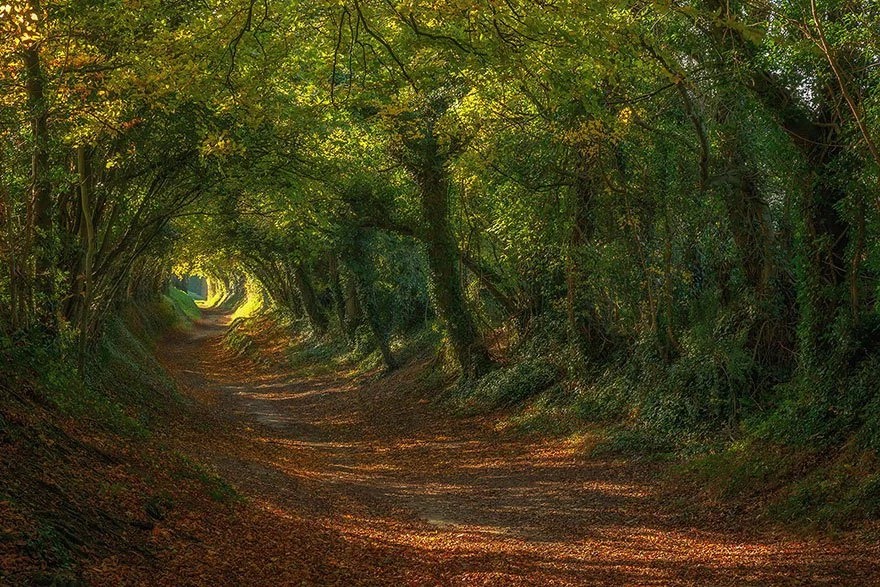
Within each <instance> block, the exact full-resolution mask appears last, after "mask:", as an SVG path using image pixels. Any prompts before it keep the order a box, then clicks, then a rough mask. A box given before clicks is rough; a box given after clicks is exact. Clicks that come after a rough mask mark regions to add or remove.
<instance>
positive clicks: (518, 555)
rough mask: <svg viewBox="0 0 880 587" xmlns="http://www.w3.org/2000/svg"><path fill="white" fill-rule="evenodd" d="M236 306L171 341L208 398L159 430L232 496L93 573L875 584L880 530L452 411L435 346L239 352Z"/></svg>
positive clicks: (158, 578) (232, 581)
mask: <svg viewBox="0 0 880 587" xmlns="http://www.w3.org/2000/svg"><path fill="white" fill-rule="evenodd" d="M227 321H228V316H226V315H223V314H220V313H212V312H210V311H209V312H205V317H204V319H202V320H200V321H199V322H197V323H196V324H195V326H194V327H193V329H192V330H190V331H188V332H185V333H176V334H174V335H172V336H169V337H168V338H167V339H166V340H165V341H164V342H163V343H162V344H161V345H160V358H161V359H162V361H163V363H164V364H165V365H166V366H167V367H168V368H169V370H170V371H171V373H172V374H173V376H174V377H175V378H176V380H177V381H178V384H179V385H180V387H181V389H182V392H183V393H184V394H185V395H187V396H188V397H189V398H191V400H192V409H193V410H194V413H193V415H191V416H188V417H186V418H184V420H182V423H181V424H180V425H179V426H178V427H176V428H175V429H172V430H170V431H168V432H167V435H166V437H165V438H164V439H163V442H164V443H166V445H167V450H172V451H178V452H179V453H180V454H187V455H190V456H191V458H194V459H196V460H197V461H198V462H200V463H202V464H203V465H204V466H205V467H207V468H209V469H210V470H211V471H213V472H216V473H217V474H219V476H220V477H222V479H224V480H225V481H226V482H228V484H229V485H230V486H231V487H233V488H234V494H233V493H232V492H231V491H229V492H227V493H228V495H226V497H225V498H222V499H221V501H218V502H215V503H214V505H213V507H211V506H201V507H192V508H189V509H184V510H183V511H180V508H175V510H174V511H172V512H171V513H170V514H169V515H168V516H167V517H166V518H164V519H163V521H161V522H159V523H158V524H157V525H156V527H155V528H153V530H152V541H153V552H154V553H155V557H156V559H155V561H154V562H155V564H151V565H148V566H143V565H140V566H139V565H132V566H130V567H128V568H124V567H125V566H126V565H125V563H124V562H120V561H110V560H108V561H105V563H104V564H103V565H98V566H95V567H93V568H92V570H91V571H90V576H89V580H90V581H92V582H94V583H96V584H101V583H104V582H107V583H108V584H119V579H120V577H126V578H127V579H128V581H130V582H131V584H141V583H143V584H150V585H175V586H177V585H203V584H204V585H208V584H210V585H266V586H269V585H340V586H342V585H345V586H349V585H393V586H398V585H401V586H402V585H413V586H422V585H426V586H427V585H504V586H507V585H541V586H542V587H545V586H550V585H692V584H693V585H696V584H700V585H706V584H711V585H743V584H757V585H767V584H774V585H815V584H846V585H858V584H865V585H867V584H880V546H878V545H877V544H876V542H875V543H874V544H871V543H870V542H869V541H867V540H864V539H856V538H853V537H848V536H845V535H844V536H840V535H839V536H836V537H829V536H803V535H797V534H793V533H792V532H790V531H786V530H780V529H773V528H768V527H762V528H759V527H755V526H753V525H751V524H748V523H746V522H745V521H744V519H743V516H741V515H739V514H736V513H730V512H725V511H724V510H723V508H720V507H718V506H717V505H709V504H704V503H701V500H700V499H698V498H697V497H696V492H695V491H694V488H693V487H687V486H681V485H676V484H675V483H673V482H671V481H670V479H669V478H668V477H667V476H666V474H665V472H666V471H667V470H668V468H669V465H668V464H663V463H652V462H645V461H638V460H630V459H623V458H613V457H608V458H606V457H601V458H598V457H591V456H590V451H589V450H588V445H589V444H590V439H589V437H587V436H585V437H581V438H579V439H577V440H572V439H539V438H536V437H533V436H532V437H528V438H524V437H517V436H514V435H511V434H508V433H500V432H497V431H496V430H495V429H494V427H493V425H492V422H491V421H490V420H487V419H475V418H471V419H461V418H458V419H456V418H452V417H450V416H449V415H446V414H444V413H443V412H442V411H440V410H438V409H437V408H436V406H434V405H432V404H431V402H430V399H431V398H430V394H429V393H426V392H425V391H419V390H418V389H419V387H418V386H414V385H410V382H411V381H412V380H413V378H414V377H416V376H417V375H418V374H419V373H421V372H422V371H423V370H424V369H425V368H426V366H425V364H424V362H419V361H415V362H413V363H411V364H410V365H408V366H407V367H405V368H403V369H402V370H400V371H399V372H397V373H396V374H394V375H392V376H389V377H384V378H377V377H363V376H361V377H356V376H354V375H352V374H346V373H333V374H326V375H312V376H305V375H302V374H298V373H297V372H296V371H295V370H292V369H290V368H288V367H283V366H282V364H281V363H280V362H276V363H275V364H274V366H273V365H272V364H267V363H264V362H259V363H257V362H252V361H251V360H249V359H247V358H241V357H236V356H235V355H234V354H233V353H232V352H231V351H230V350H228V349H227V348H226V347H225V346H224V344H223V340H222V339H223V333H224V331H225V325H226V322H227ZM266 352H267V353H271V352H273V351H272V350H271V349H269V350H267V351H266ZM274 352H280V351H279V350H278V349H275V350H274ZM221 489H222V487H221ZM221 493H223V492H222V491H221ZM230 496H231V497H230ZM221 497H222V496H221ZM120 566H122V568H120Z"/></svg>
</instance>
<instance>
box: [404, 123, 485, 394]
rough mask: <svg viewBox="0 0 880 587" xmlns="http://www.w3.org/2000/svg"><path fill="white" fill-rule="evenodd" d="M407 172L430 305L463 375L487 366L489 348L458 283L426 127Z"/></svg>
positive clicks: (435, 151)
mask: <svg viewBox="0 0 880 587" xmlns="http://www.w3.org/2000/svg"><path fill="white" fill-rule="evenodd" d="M419 147H420V149H419V150H420V151H421V152H420V153H418V155H419V160H418V161H417V163H416V164H415V165H414V166H413V167H414V169H413V172H414V175H415V176H416V180H417V182H418V184H419V188H420V190H419V191H420V196H421V207H422V217H423V220H424V223H425V231H424V235H423V239H424V242H425V245H426V251H427V256H428V267H429V269H430V273H431V286H432V289H433V299H434V304H435V306H436V308H437V314H438V315H439V316H440V319H441V320H442V321H443V323H444V325H445V326H446V331H447V334H448V335H449V340H450V343H451V344H452V350H453V353H454V354H455V359H456V362H457V363H458V366H459V368H460V369H461V373H462V376H464V377H466V378H476V377H481V376H482V375H484V374H486V373H487V372H488V371H489V370H490V369H491V368H492V359H491V357H490V356H489V350H488V348H487V347H486V345H485V343H484V342H483V340H482V339H481V338H480V335H479V333H478V332H477V328H476V325H475V324H474V320H473V317H472V316H471V312H470V309H469V308H468V307H467V303H466V301H465V298H464V292H463V291H462V288H461V275H460V271H459V266H458V259H459V250H458V245H457V243H456V242H455V237H454V235H453V232H452V227H451V226H450V223H449V181H448V178H447V172H446V169H445V168H444V163H445V162H444V160H443V157H442V156H441V154H440V152H439V148H438V144H437V138H436V137H435V136H433V134H432V133H431V132H429V133H428V135H427V136H426V137H425V138H424V139H423V140H422V142H421V144H420V145H419Z"/></svg>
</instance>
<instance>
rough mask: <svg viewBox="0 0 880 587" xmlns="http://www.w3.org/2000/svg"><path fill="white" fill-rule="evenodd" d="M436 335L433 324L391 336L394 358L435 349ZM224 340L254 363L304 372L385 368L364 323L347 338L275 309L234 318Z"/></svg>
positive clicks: (357, 371) (401, 359)
mask: <svg viewBox="0 0 880 587" xmlns="http://www.w3.org/2000/svg"><path fill="white" fill-rule="evenodd" d="M438 339H439V334H438V332H437V330H436V329H434V328H431V327H425V328H420V329H415V330H413V331H412V332H409V333H406V334H405V335H398V336H395V337H393V338H392V340H391V341H390V346H391V349H392V352H393V354H394V356H395V358H396V360H397V361H398V362H399V363H400V364H404V363H406V362H407V361H409V360H411V359H412V358H413V357H415V356H417V355H419V354H421V353H424V352H426V350H427V349H430V348H433V347H434V346H435V345H436V344H437V342H438ZM224 342H225V344H226V345H227V347H229V348H230V349H232V350H233V351H234V352H236V353H238V354H239V355H241V356H247V357H248V358H250V359H251V360H253V361H255V362H258V363H267V364H272V363H275V364H279V363H280V364H283V365H284V366H285V367H287V368H290V369H292V370H294V371H296V372H297V374H298V375H300V376H304V377H309V376H322V375H330V374H333V373H339V372H347V373H350V374H368V373H376V374H379V375H381V374H383V373H384V364H383V362H382V356H381V354H380V353H379V350H378V348H377V347H376V345H375V343H374V341H373V339H372V336H371V334H370V332H369V330H368V329H367V328H366V327H365V326H362V327H360V328H358V329H357V330H356V332H355V333H354V336H353V337H352V339H351V340H347V339H345V338H343V337H340V336H333V335H331V334H325V335H316V334H315V333H314V332H312V331H311V329H310V328H309V327H308V325H307V323H306V322H305V320H303V319H296V318H293V317H292V316H290V314H288V313H286V312H280V311H277V310H275V311H268V312H263V313H260V314H258V315H256V316H253V317H249V318H239V319H235V320H233V321H232V323H231V324H230V326H229V329H228V330H227V332H226V334H225V337H224Z"/></svg>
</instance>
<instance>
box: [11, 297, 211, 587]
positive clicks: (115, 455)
mask: <svg viewBox="0 0 880 587" xmlns="http://www.w3.org/2000/svg"><path fill="white" fill-rule="evenodd" d="M187 297H188V296H187ZM180 301H182V300H180V298H178V297H172V296H162V297H159V298H158V299H156V300H154V301H149V302H142V303H140V304H138V305H129V306H126V307H124V308H121V309H117V311H116V312H115V313H114V314H113V315H112V316H110V317H109V319H108V320H107V321H106V323H105V326H104V328H103V329H102V332H101V336H100V339H99V340H98V341H97V342H96V343H95V345H94V346H93V347H91V349H90V350H89V354H88V357H87V361H86V362H85V369H84V372H83V373H82V374H80V371H79V368H78V361H77V359H76V357H77V353H76V349H77V346H76V339H75V338H74V337H73V336H71V335H69V333H63V335H62V336H60V337H55V338H54V340H51V341H50V340H49V339H45V338H42V337H40V336H39V335H38V334H33V335H31V336H30V337H29V338H28V339H27V340H26V341H24V340H9V339H0V361H2V362H3V368H2V369H0V447H2V449H3V450H2V455H0V488H2V490H0V508H2V506H3V505H4V504H5V506H6V507H7V508H8V509H9V511H11V512H13V513H15V515H17V516H19V519H20V520H23V521H24V522H23V523H20V524H19V525H18V526H17V527H16V530H15V532H14V533H13V534H11V535H10V536H12V537H13V538H14V539H15V541H16V544H19V547H16V548H18V549H19V550H18V553H19V554H20V555H21V556H24V557H26V558H27V559H28V560H31V561H33V563H32V564H31V566H30V568H29V569H26V570H19V571H17V574H16V575H15V576H14V577H13V578H12V579H10V580H11V581H12V584H48V585H55V584H57V585H77V584H81V583H79V582H78V581H81V579H80V578H79V577H80V575H79V572H80V567H79V563H80V561H81V559H82V557H83V556H87V552H88V551H91V550H93V549H103V550H104V551H110V550H113V549H114V548H119V547H120V546H119V544H118V541H119V540H120V537H121V536H124V535H126V528H127V527H128V526H127V524H128V522H126V521H125V518H126V517H127V516H128V515H129V514H128V513H127V512H122V511H119V507H117V506H115V505H114V503H115V501H116V499H115V498H114V497H113V496H114V495H115V494H116V493H131V490H130V489H129V488H126V487H124V486H121V485H118V484H117V483H115V482H114V483H110V482H104V481H103V480H102V477H101V475H102V472H103V471H106V470H107V469H108V467H109V468H115V467H119V466H121V467H123V468H124V467H127V466H128V464H129V463H128V461H129V457H130V456H131V454H134V452H137V451H138V450H139V449H138V448H137V447H141V446H144V443H145V442H146V441H147V440H148V439H150V438H151V437H152V430H154V429H156V427H157V426H159V425H160V422H161V421H164V420H165V419H166V418H167V417H169V416H171V415H173V414H175V413H177V412H178V411H179V410H180V408H181V406H182V397H181V396H180V395H179V394H178V393H177V391H176V389H175V386H174V384H173V382H172V381H171V380H170V378H169V377H168V375H167V374H166V372H165V371H164V369H163V368H162V366H161V365H160V364H159V362H158V361H157V359H156V358H155V355H154V352H153V351H154V345H155V341H156V339H157V337H158V336H160V335H161V334H162V333H163V332H165V331H167V330H168V329H170V328H176V327H181V326H183V325H184V324H185V322H184V321H183V320H184V319H183V318H182V317H183V316H185V315H186V312H185V310H186V307H187V305H186V304H181V303H179V302H180ZM190 302H191V300H190ZM123 447H126V448H123ZM209 485H210V487H209ZM216 485H217V484H216V483H215V482H214V481H211V484H208V483H207V481H206V492H208V493H211V492H214V491H217V492H219V494H222V493H223V492H224V490H223V488H222V487H221V486H217V487H215V486H216ZM129 499H139V496H136V497H134V498H132V497H131V496H129ZM0 539H2V536H0ZM2 546H3V545H2V544H0V550H2ZM0 571H2V569H0ZM0 583H4V575H3V573H2V572H0Z"/></svg>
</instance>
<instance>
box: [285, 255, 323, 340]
mask: <svg viewBox="0 0 880 587" xmlns="http://www.w3.org/2000/svg"><path fill="white" fill-rule="evenodd" d="M293 278H294V282H295V283H296V287H297V289H298V290H299V295H300V298H301V299H302V305H303V309H304V310H305V311H306V316H308V318H309V324H311V326H312V329H314V331H315V332H316V333H317V334H324V333H325V332H327V316H326V315H325V314H324V311H323V310H322V309H321V306H320V304H319V303H318V296H317V295H316V294H315V288H314V286H313V285H312V279H311V278H310V277H309V274H308V272H307V271H306V270H305V267H303V264H302V263H297V264H296V267H295V268H294V273H293Z"/></svg>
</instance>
